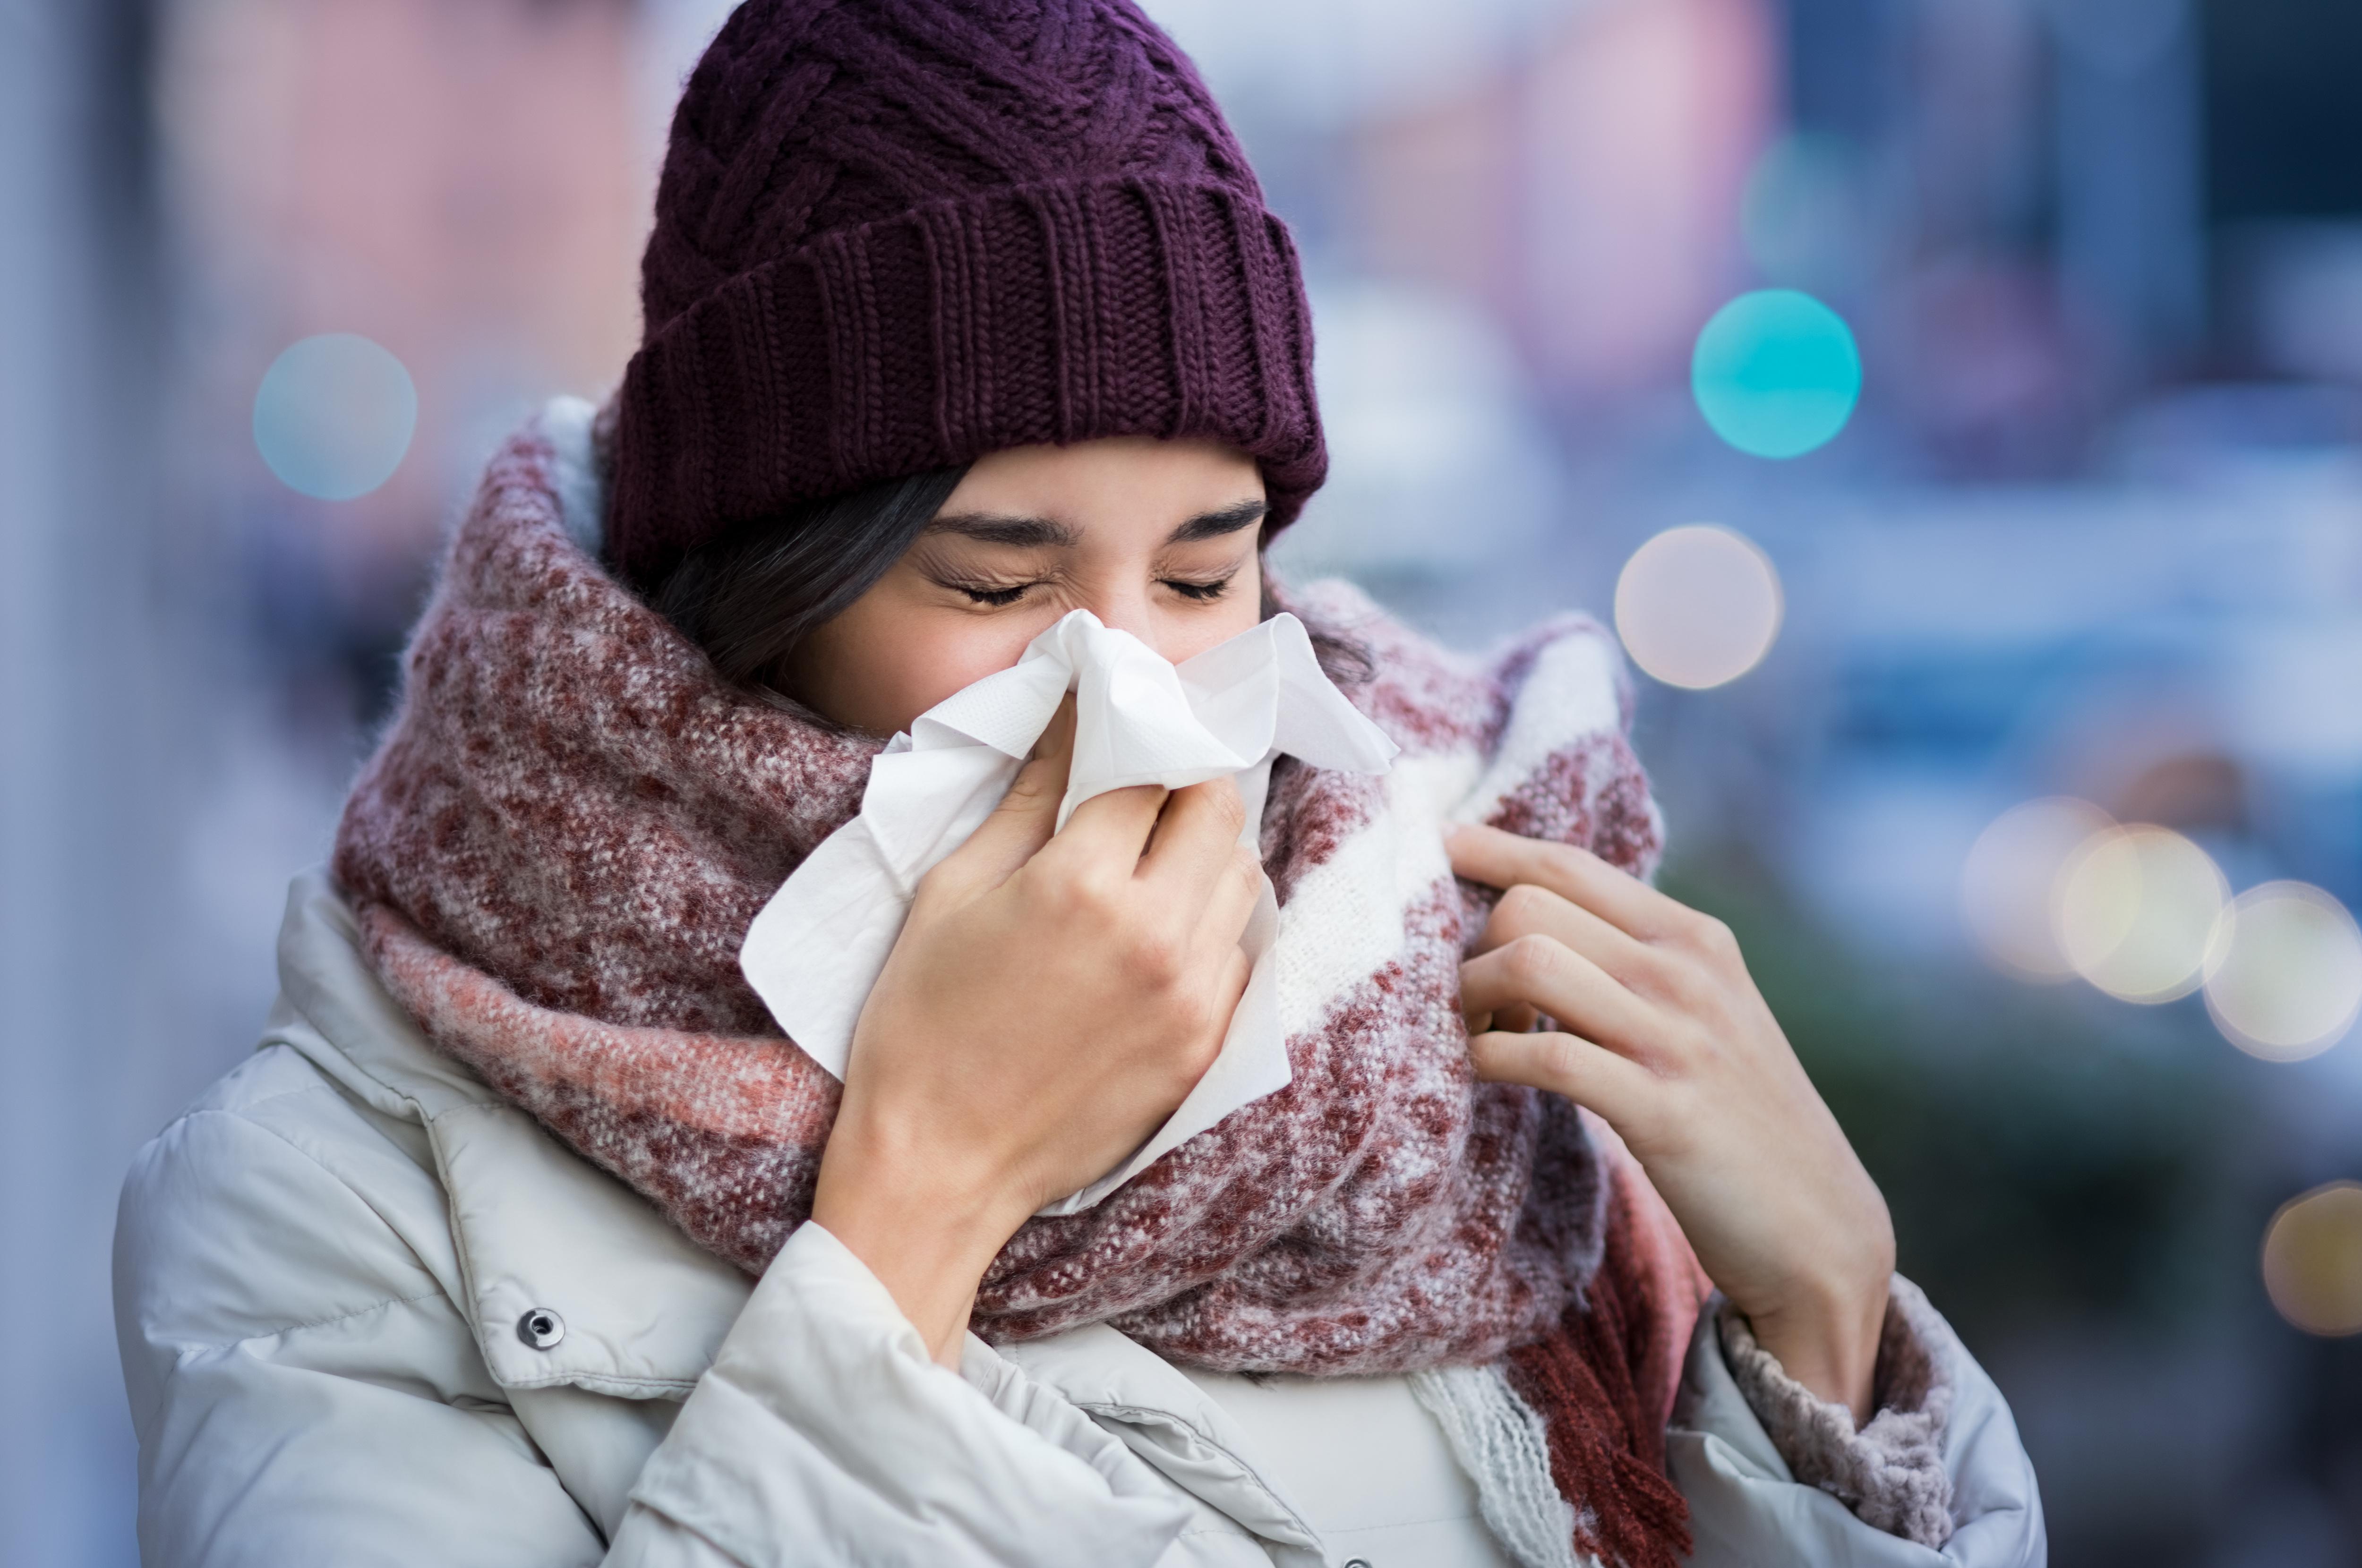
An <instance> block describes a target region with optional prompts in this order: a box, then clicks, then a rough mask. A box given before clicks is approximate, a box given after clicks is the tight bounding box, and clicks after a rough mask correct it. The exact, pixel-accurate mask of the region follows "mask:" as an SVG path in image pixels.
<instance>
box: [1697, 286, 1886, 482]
mask: <svg viewBox="0 0 2362 1568" xmlns="http://www.w3.org/2000/svg"><path fill="white" fill-rule="evenodd" d="M1690 389H1691V391H1692V392H1694V394H1695V396H1696V398H1697V405H1698V412H1699V413H1701V414H1704V415H1705V422H1706V424H1708V425H1711V426H1713V427H1714V433H1715V434H1716V435H1717V436H1721V437H1722V438H1723V439H1724V440H1726V441H1727V442H1729V443H1730V444H1731V445H1732V446H1734V447H1738V449H1739V450H1740V451H1742V452H1746V453H1749V454H1750V455H1752V456H1754V457H1758V458H1794V457H1801V456H1802V455H1803V454H1805V453H1806V452H1809V451H1811V450H1813V448H1815V447H1819V446H1822V445H1824V444H1826V443H1827V442H1828V441H1829V440H1830V439H1831V438H1832V437H1834V436H1836V435H1837V433H1838V431H1840V430H1843V429H1844V428H1845V426H1846V421H1847V420H1849V419H1850V418H1852V417H1853V409H1854V403H1856V401H1857V400H1859V399H1860V396H1861V355H1860V352H1859V351H1858V350H1857V349H1856V348H1854V341H1853V334H1852V332H1851V331H1849V329H1848V328H1847V326H1846V324H1845V321H1844V319H1843V318H1842V317H1840V316H1839V315H1838V313H1837V312H1835V311H1833V310H1831V309H1830V308H1829V307H1828V306H1827V305H1825V304H1822V303H1821V302H1820V301H1818V300H1816V299H1815V298H1814V297H1813V296H1812V295H1810V294H1807V293H1801V292H1799V291H1797V290H1795V289H1759V290H1757V291H1755V292H1754V293H1745V294H1741V295H1739V296H1738V298H1737V299H1735V300H1733V301H1731V302H1730V303H1729V304H1727V305H1725V306H1723V307H1722V308H1721V309H1720V310H1718V311H1716V312H1715V314H1714V318H1713V319H1712V320H1711V321H1708V322H1707V323H1706V324H1705V330H1704V331H1702V332H1700V333H1699V334H1698V338H1697V348H1696V351H1695V352H1694V354H1693V355H1692V356H1691V359H1690Z"/></svg>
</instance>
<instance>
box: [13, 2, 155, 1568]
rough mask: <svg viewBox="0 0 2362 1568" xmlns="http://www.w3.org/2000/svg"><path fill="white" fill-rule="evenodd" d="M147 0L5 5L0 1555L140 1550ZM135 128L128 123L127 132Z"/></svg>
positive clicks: (148, 379)
mask: <svg viewBox="0 0 2362 1568" xmlns="http://www.w3.org/2000/svg"><path fill="white" fill-rule="evenodd" d="M143 12H144V6H141V5H139V4H138V0H0V1564H6V1565H7V1568H18V1565H22V1568H60V1565H65V1564H73V1565H83V1564H90V1565H96V1564H111V1563H126V1562H132V1561H133V1560H134V1550H133V1546H132V1519H131V1475H132V1468H131V1465H132V1461H131V1452H132V1441H131V1433H130V1423H129V1420H128V1419H127V1413H126V1409H125V1406H124V1398H123V1393H122V1384H121V1380H120V1377H119V1376H118V1375H117V1372H116V1356H115V1342H114V1332H113V1327H112V1320H111V1316H110V1312H109V1309H108V1300H107V1239H108V1235H109V1232H110V1231H111V1230H112V1228H113V1224H112V1221H113V1209H114V1204H115V1195H116V1187H117V1184H118V1183H119V1181H120V1180H121V1176H122V1172H123V1169H124V1166H125V1165H126V1164H127V1161H128V1159H129V1156H130V1154H131V1151H132V1149H133V1148H134V1147H135V1146H136V1145H137V1144H138V1142H139V1141H140V1140H141V1139H142V1138H144V1137H146V1136H147V1135H148V1133H149V1132H152V1131H153V1130H154V1127H155V1126H156V1125H157V1124H159V1123H160V1121H162V1119H163V1117H164V1116H165V1115H166V1114H167V1112H168V1111H169V1110H170V1108H171V1105H172V1103H173V1102H174V1100H175V1099H183V1098H185V1096H186V1093H187V1085H186V1084H185V1082H184V1081H182V1080H180V1079H178V1078H176V1077H172V1076H171V1075H170V1074H169V1073H168V1074H165V1075H162V1076H161V1077H160V1076H159V1075H158V1074H157V1073H156V1072H155V1071H154V1068H155V1066H156V1064H157V1061H158V1045H159V1043H160V1040H161V1038H162V1036H161V1034H160V1032H159V1029H158V1025H159V1024H166V1025H169V1019H160V1018H158V1017H156V1016H154V1015H153V1014H152V1013H151V1012H150V1011H149V1006H148V1001H149V998H148V995H147V993H146V992H145V989H144V988H143V987H142V985H141V983H140V978H139V969H140V967H141V966H140V965H139V964H138V954H139V953H140V952H141V950H142V946H143V944H142V942H141V940H140V933H141V931H142V929H143V926H144V925H145V923H146V922H147V921H148V919H149V916H150V912H151V911H150V910H149V906H148V904H147V901H146V900H145V899H144V898H143V882H144V881H145V880H146V872H147V869H148V867H149V866H150V865H151V864H152V863H153V856H154V855H155V854H156V852H157V848H158V845H160V842H162V831H163V829H164V826H165V823H166V813H167V812H168V810H169V808H168V807H167V805H166V804H165V802H164V800H163V792H164V789H165V787H166V786H167V784H168V783H169V778H170V772H171V769H170V766H169V759H168V758H166V757H164V756H159V755H157V751H156V749H155V747H156V745H157V743H158V741H159V740H160V737H161V735H162V734H163V731H162V730H161V729H160V726H159V725H158V723H156V722H155V716H156V713H157V711H158V708H159V706H160V704H161V703H163V702H165V701H168V700H169V698H168V695H167V692H166V690H165V684H164V675H165V671H166V668H168V666H169V664H170V662H171V661H170V658H169V656H168V652H167V649H166V647H165V646H163V644H162V640H161V639H160V637H159V636H158V635H156V634H157V631H158V626H157V623H156V620H155V617H154V616H153V615H152V614H151V613H149V608H148V605H147V602H146V601H147V597H148V591H149V577H150V571H149V569H150V566H151V564H152V561H153V552H152V551H151V550H150V548H149V546H150V543H151V536H150V533H149V529H150V525H151V522H152V519H153V517H154V508H153V505H152V500H153V497H152V495H151V494H150V491H149V475H150V473H151V472H152V471H153V458H154V447H153V441H152V420H151V417H150V416H151V414H152V412H153V404H152V402H151V394H152V389H153V386H154V384H155V382H154V376H153V373H152V369H153V364H154V361H155V359H156V357H157V350H158V347H159V345H158V343H157V336H158V334H157V323H156V320H155V318H154V316H153V315H152V314H151V311H150V309H149V304H150V302H152V300H153V298H154V291H153V289H152V288H151V287H150V286H149V285H150V282H151V272H150V266H151V261H152V254H153V253H152V248H151V246H150V244H149V237H150V235H151V233H152V228H151V226H150V215H151V212H152V204H150V203H149V200H148V197H147V189H148V188H147V184H146V176H145V163H144V160H145V152H144V148H145V144H146V138H145V136H144V134H143V132H142V128H141V127H139V125H138V123H137V115H138V112H139V110H138V105H141V104H142V103H143V102H144V97H143V95H142V94H139V93H138V92H137V91H136V83H134V84H133V85H134V86H135V90H134V91H130V92H125V91H123V90H122V89H123V88H124V87H125V85H126V81H125V78H126V76H127V73H136V72H138V69H139V61H140V60H141V58H142V56H143V54H144V47H143V43H142V38H143V33H144V17H143ZM125 116H132V117H131V118H129V119H127V118H126V117H125Z"/></svg>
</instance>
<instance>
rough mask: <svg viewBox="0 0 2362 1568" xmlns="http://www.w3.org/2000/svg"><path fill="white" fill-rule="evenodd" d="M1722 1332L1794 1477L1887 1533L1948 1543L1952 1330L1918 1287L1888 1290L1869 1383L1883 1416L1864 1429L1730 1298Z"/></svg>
mask: <svg viewBox="0 0 2362 1568" xmlns="http://www.w3.org/2000/svg"><path fill="white" fill-rule="evenodd" d="M1716 1329H1717V1330H1718V1331H1719V1332H1720V1334H1721V1336H1722V1350H1723V1355H1724V1358H1725V1359H1726V1360H1727V1362H1728V1363H1729V1364H1730V1374H1731V1376H1732V1378H1733V1379H1734V1380H1735V1381H1736V1382H1737V1383H1738V1388H1739V1392H1740V1393H1742V1394H1744V1395H1745V1396H1746V1397H1747V1403H1748V1405H1749V1407H1750V1408H1752V1409H1753V1410H1754V1411H1755V1415H1756V1419H1758V1420H1760V1421H1761V1422H1762V1423H1763V1430H1765V1431H1766V1432H1768V1433H1769V1434H1770V1435H1771V1441H1772V1443H1773V1444H1774V1446H1776V1447H1777V1448H1778V1449H1779V1451H1780V1456H1781V1457H1782V1458H1783V1459H1784V1460H1786V1461H1787V1462H1788V1468H1789V1470H1790V1471H1791V1472H1793V1473H1794V1475H1795V1477H1796V1479H1797V1480H1799V1481H1802V1482H1804V1483H1805V1484H1806V1485H1813V1486H1818V1487H1819V1488H1820V1489H1821V1490H1822V1491H1824V1492H1827V1493H1829V1494H1831V1495H1833V1496H1836V1497H1837V1498H1838V1500H1839V1501H1841V1502H1843V1503H1844V1504H1845V1505H1846V1507H1849V1508H1851V1509H1852V1510H1853V1511H1854V1513H1855V1514H1856V1515H1857V1516H1858V1517H1859V1518H1860V1519H1861V1520H1862V1522H1863V1523H1865V1524H1869V1525H1873V1526H1875V1527H1876V1528H1878V1529H1882V1530H1884V1531H1886V1532H1887V1533H1888V1534H1890V1535H1899V1536H1902V1537H1903V1538H1904V1539H1905V1540H1915V1541H1917V1542H1918V1543H1919V1544H1920V1545H1922V1546H1926V1547H1939V1546H1941V1545H1943V1544H1944V1542H1945V1541H1947V1540H1949V1539H1951V1534H1952V1483H1951V1477H1950V1475H1949V1474H1948V1473H1947V1472H1946V1470H1945V1468H1944V1452H1943V1437H1944V1425H1945V1421H1946V1419H1947V1418H1948V1416H1949V1415H1950V1413H1951V1408H1952V1373H1951V1366H1950V1363H1949V1359H1948V1346H1949V1344H1950V1342H1951V1331H1950V1330H1949V1329H1948V1327H1946V1325H1945V1323H1944V1320H1942V1319H1941V1318H1939V1317H1937V1314H1936V1309H1934V1308H1933V1307H1931V1306H1929V1305H1928V1304H1927V1297H1926V1296H1925V1295H1924V1294H1922V1293H1921V1291H1920V1289H1919V1287H1918V1286H1915V1285H1914V1284H1912V1283H1911V1282H1910V1281H1909V1280H1907V1279H1904V1278H1903V1277H1902V1276H1901V1275H1896V1276H1895V1278H1894V1281H1893V1284H1892V1285H1891V1286H1889V1288H1888V1291H1887V1297H1886V1323H1885V1326H1884V1328H1883V1329H1882V1331H1881V1332H1880V1334H1879V1341H1878V1368H1877V1371H1876V1374H1875V1383H1874V1386H1873V1387H1874V1395H1873V1397H1874V1399H1875V1402H1876V1405H1877V1414H1876V1415H1874V1416H1872V1417H1871V1419H1870V1424H1869V1425H1867V1426H1865V1427H1863V1428H1862V1429H1861V1430H1859V1431H1857V1430H1854V1424H1853V1412H1852V1411H1851V1410H1849V1409H1848V1408H1846V1407H1844V1406H1843V1405H1839V1404H1835V1403H1830V1402H1827V1401H1824V1400H1821V1399H1818V1398H1816V1397H1814V1396H1813V1394H1812V1391H1811V1390H1809V1389H1807V1388H1805V1386H1804V1385H1802V1384H1800V1383H1798V1382H1796V1381H1795V1380H1794V1378H1792V1377H1790V1376H1789V1375H1787V1373H1786V1372H1784V1371H1783V1370H1782V1368H1781V1365H1780V1364H1779V1363H1778V1362H1777V1361H1775V1360H1773V1359H1772V1357H1771V1353H1770V1352H1768V1351H1766V1350H1765V1349H1764V1348H1763V1347H1762V1346H1761V1345H1760V1344H1758V1343H1757V1342H1756V1340H1755V1334H1754V1331H1752V1330H1751V1329H1749V1327H1748V1323H1747V1319H1746V1317H1745V1316H1744V1315H1743V1314H1742V1313H1740V1312H1739V1311H1738V1309H1737V1308H1735V1307H1733V1306H1731V1305H1730V1303H1729V1302H1728V1301H1725V1302H1723V1303H1722V1306H1721V1309H1720V1311H1719V1314H1718V1316H1717V1318H1716Z"/></svg>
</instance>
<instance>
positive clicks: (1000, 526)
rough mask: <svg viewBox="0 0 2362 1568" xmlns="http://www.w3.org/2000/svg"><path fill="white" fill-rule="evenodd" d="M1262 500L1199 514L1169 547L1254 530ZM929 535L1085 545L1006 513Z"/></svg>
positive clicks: (972, 515) (967, 517) (951, 521)
mask: <svg viewBox="0 0 2362 1568" xmlns="http://www.w3.org/2000/svg"><path fill="white" fill-rule="evenodd" d="M1270 509H1271V508H1270V505H1269V503H1268V502H1264V501H1261V500H1247V501H1234V502H1231V504H1230V505H1228V506H1224V507H1220V508H1218V509H1217V510H1215V511H1212V512H1200V513H1198V515H1196V516H1195V517H1192V518H1190V519H1189V520H1188V521H1187V522H1186V523H1184V524H1182V525H1181V526H1179V527H1178V528H1175V529H1174V530H1173V532H1172V533H1171V534H1170V535H1168V536H1166V537H1165V540H1164V542H1165V543H1166V544H1167V545H1194V544H1197V543H1199V542H1200V541H1202V540H1206V539H1219V538H1220V537H1222V536H1224V535H1226V534H1235V533H1237V532H1238V531H1239V530H1240V529H1242V528H1248V527H1253V525H1255V524H1257V523H1260V522H1262V521H1263V517H1264V513H1266V512H1268V511H1269V510H1270ZM927 532H928V533H930V534H957V535H959V536H961V537H962V538H967V539H974V540H976V541H977V542H978V543H980V544H986V545H1009V546H1012V547H1016V548H1019V549H1038V548H1043V547H1050V548H1056V549H1072V548H1074V547H1076V545H1078V544H1080V543H1082V534H1081V532H1080V531H1079V530H1077V529H1076V528H1075V527H1073V526H1072V525H1069V524H1065V523H1060V522H1058V521H1057V520H1055V519H1054V518H1049V517H1027V516H1023V515H1020V514H1016V513H1004V512H954V513H946V514H944V516H941V517H937V518H936V519H934V521H933V522H931V523H929V524H928V525H927Z"/></svg>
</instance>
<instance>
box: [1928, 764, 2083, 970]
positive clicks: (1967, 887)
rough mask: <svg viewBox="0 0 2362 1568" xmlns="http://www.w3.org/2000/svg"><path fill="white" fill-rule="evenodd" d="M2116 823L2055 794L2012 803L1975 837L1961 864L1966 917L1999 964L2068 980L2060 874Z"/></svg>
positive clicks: (1978, 940)
mask: <svg viewBox="0 0 2362 1568" xmlns="http://www.w3.org/2000/svg"><path fill="white" fill-rule="evenodd" d="M2114 826H2115V823H2114V821H2112V820H2111V819H2110V818H2109V816H2108V813H2107V812H2103V811H2102V810H2100V808H2099V807H2097V806H2095V805H2092V803H2091V802H2090V801H2078V800H2073V799H2071V798H2070V797H2067V796H2063V795H2060V796H2052V797H2049V798H2047V799H2045V800H2040V801H2026V802H2025V803H2024V804H2023V805H2017V806H2013V807H2011V808H2010V809H2009V810H2008V811H2006V812H2003V813H2002V814H2001V815H2000V816H1998V817H1996V818H1994V819H1993V821H1992V825H1991V826H1989V827H1987V828H1986V829H1985V831H1984V832H1983V833H1981V834H1979V835H1978V836H1977V842H1976V843H1975V844H1974V845H1972V846H1970V850H1969V856H1968V860H1967V861H1966V863H1965V864H1963V866H1962V867H1961V868H1960V914H1961V918H1962V919H1963V920H1964V921H1965V922H1967V924H1968V928H1969V934H1970V936H1971V937H1973V938H1974V939H1975V940H1976V944H1977V946H1978V947H1979V948H1980V949H1981V950H1982V951H1983V953H1984V955H1985V956H1986V957H1988V958H1989V959H1991V960H1992V962H1993V964H1994V965H1996V966H1998V967H2000V968H2001V969H2002V970H2003V971H2004V972H2006V973H2008V974H2012V975H2014V976H2016V977H2019V978H2020V979H2025V980H2039V981H2054V980H2070V979H2072V978H2074V977H2075V966H2074V965H2073V964H2071V963H2070V962H2069V961H2068V957H2067V954H2066V952H2065V950H2064V949H2063V948H2061V947H2060V946H2059V944H2058V927H2057V925H2056V924H2055V922H2053V920H2052V918H2051V917H2052V908H2053V903H2054V899H2055V894H2056V892H2057V889H2058V874H2059V872H2060V871H2061V870H2063V869H2064V868H2065V867H2066V865H2067V862H2068V859H2069V857H2070V856H2072V855H2073V854H2074V853H2075V851H2076V850H2077V849H2078V848H2079V847H2081V845H2084V844H2086V843H2088V842H2090V841H2091V840H2092V838H2093V837H2094V836H2096V835H2097V834H2103V833H2105V832H2107V831H2108V830H2109V829H2110V828H2113V827H2114Z"/></svg>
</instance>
